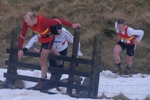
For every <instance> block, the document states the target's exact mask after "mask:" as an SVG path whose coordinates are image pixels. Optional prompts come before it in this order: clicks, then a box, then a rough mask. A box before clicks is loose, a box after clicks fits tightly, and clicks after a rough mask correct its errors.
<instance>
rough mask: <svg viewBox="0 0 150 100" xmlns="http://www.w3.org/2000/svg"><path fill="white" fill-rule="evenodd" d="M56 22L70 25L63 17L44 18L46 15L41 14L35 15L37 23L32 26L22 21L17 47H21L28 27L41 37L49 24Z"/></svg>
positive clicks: (44, 34)
mask: <svg viewBox="0 0 150 100" xmlns="http://www.w3.org/2000/svg"><path fill="white" fill-rule="evenodd" d="M56 24H63V25H66V26H72V23H70V22H68V21H66V20H63V19H50V18H46V17H43V16H37V23H36V24H34V25H33V26H29V25H27V23H26V22H25V21H24V22H23V26H22V30H21V33H20V38H19V44H18V47H19V48H22V47H23V43H24V39H25V36H26V32H27V29H28V27H29V28H30V29H31V30H32V31H34V32H35V33H37V34H39V35H40V36H41V37H43V36H46V35H47V34H48V33H49V32H50V26H52V25H56Z"/></svg>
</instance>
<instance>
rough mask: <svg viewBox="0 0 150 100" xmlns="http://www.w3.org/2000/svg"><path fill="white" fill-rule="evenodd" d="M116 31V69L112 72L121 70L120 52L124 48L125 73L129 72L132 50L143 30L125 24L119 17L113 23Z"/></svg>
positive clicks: (114, 52)
mask: <svg viewBox="0 0 150 100" xmlns="http://www.w3.org/2000/svg"><path fill="white" fill-rule="evenodd" d="M115 29H116V33H118V38H119V41H118V42H117V44H116V45H115V47H114V51H113V54H114V60H115V63H116V69H115V70H114V71H113V72H114V73H118V72H119V71H121V69H122V66H121V63H120V53H121V52H122V51H123V50H124V49H126V72H125V74H131V67H132V59H133V56H134V50H135V47H136V44H137V43H139V42H140V40H141V39H142V38H143V35H144V31H143V30H135V29H133V28H131V27H129V26H127V25H126V22H125V20H124V19H119V20H118V21H117V22H116V23H115Z"/></svg>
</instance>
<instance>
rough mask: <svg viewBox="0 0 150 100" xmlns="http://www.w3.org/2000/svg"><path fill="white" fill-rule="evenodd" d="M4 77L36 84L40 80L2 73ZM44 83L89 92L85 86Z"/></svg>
mask: <svg viewBox="0 0 150 100" xmlns="http://www.w3.org/2000/svg"><path fill="white" fill-rule="evenodd" d="M4 77H6V78H11V79H17V80H25V81H31V82H38V80H39V79H40V78H37V77H31V76H24V75H14V74H7V73H4ZM46 82H48V83H49V84H50V85H52V86H56V87H57V86H62V87H68V85H69V86H70V87H72V88H73V89H76V88H80V89H81V90H89V87H87V86H81V85H78V84H69V83H68V82H67V83H66V82H65V83H64V82H61V81H52V80H49V79H46Z"/></svg>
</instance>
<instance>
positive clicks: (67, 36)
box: [25, 28, 83, 56]
mask: <svg viewBox="0 0 150 100" xmlns="http://www.w3.org/2000/svg"><path fill="white" fill-rule="evenodd" d="M73 39H74V37H73V36H72V34H71V33H70V32H69V31H68V30H66V29H65V28H62V32H61V33H60V35H55V41H54V44H53V46H54V47H55V48H56V51H58V52H61V51H63V50H65V49H66V48H67V47H68V42H70V43H72V44H73ZM37 41H38V35H37V34H35V35H34V36H33V37H32V38H31V39H30V40H29V42H28V43H27V45H26V46H25V48H27V49H30V48H31V47H32V45H33V44H34V43H35V42H37ZM82 55H83V54H82V53H81V51H80V43H79V47H78V56H82Z"/></svg>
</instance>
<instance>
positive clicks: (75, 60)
mask: <svg viewBox="0 0 150 100" xmlns="http://www.w3.org/2000/svg"><path fill="white" fill-rule="evenodd" d="M11 51H12V52H13V54H17V53H18V50H17V49H13V50H11ZM6 52H7V53H10V49H6ZM24 56H30V57H39V56H40V54H39V53H34V52H25V53H24ZM48 59H56V60H64V61H68V62H72V61H74V62H76V63H81V64H86V65H93V61H92V60H90V59H85V58H76V59H75V58H74V59H73V58H72V57H68V56H56V55H49V57H48Z"/></svg>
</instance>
